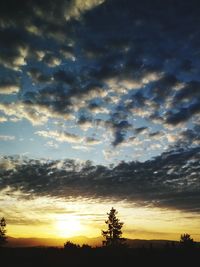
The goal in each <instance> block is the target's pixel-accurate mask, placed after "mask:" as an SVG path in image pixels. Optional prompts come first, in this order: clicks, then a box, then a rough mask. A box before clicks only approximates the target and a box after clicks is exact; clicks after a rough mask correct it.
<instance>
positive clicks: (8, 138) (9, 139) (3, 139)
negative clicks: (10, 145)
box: [0, 135, 15, 141]
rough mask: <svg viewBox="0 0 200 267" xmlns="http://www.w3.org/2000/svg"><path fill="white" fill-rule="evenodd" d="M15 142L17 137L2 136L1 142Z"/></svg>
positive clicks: (0, 136)
mask: <svg viewBox="0 0 200 267" xmlns="http://www.w3.org/2000/svg"><path fill="white" fill-rule="evenodd" d="M12 140H15V136H12V135H0V141H12Z"/></svg>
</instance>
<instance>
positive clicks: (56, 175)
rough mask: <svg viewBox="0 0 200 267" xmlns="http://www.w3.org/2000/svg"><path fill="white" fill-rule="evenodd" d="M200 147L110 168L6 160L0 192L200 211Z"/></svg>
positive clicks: (87, 164)
mask: <svg viewBox="0 0 200 267" xmlns="http://www.w3.org/2000/svg"><path fill="white" fill-rule="evenodd" d="M199 160H200V149H199V148H193V149H187V150H183V149H177V150H172V151H170V152H165V153H163V154H162V155H161V156H159V157H156V158H155V159H153V160H150V161H146V162H144V163H140V162H129V163H125V162H122V163H120V164H119V165H117V166H115V167H112V168H109V167H105V166H100V165H97V166H95V165H92V164H91V162H89V161H88V162H86V163H84V164H83V163H82V164H81V163H79V164H78V163H76V162H75V161H73V160H63V161H39V160H29V159H24V160H22V159H19V158H10V157H7V158H3V159H2V160H1V178H0V189H1V190H3V189H6V188H8V187H9V188H10V190H14V191H15V190H20V191H22V192H23V193H26V194H27V196H29V197H31V196H54V197H62V198H68V197H70V196H72V197H80V196H81V197H86V198H100V199H101V198H102V199H104V198H108V199H113V198H114V199H117V200H126V201H128V202H133V203H137V204H138V205H142V206H149V205H152V206H157V207H166V208H172V209H179V210H184V211H191V212H199V201H200V179H199V177H200V167H199Z"/></svg>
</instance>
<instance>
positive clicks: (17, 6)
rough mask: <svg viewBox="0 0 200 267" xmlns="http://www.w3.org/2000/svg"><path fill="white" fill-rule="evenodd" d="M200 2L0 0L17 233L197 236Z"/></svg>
mask: <svg viewBox="0 0 200 267" xmlns="http://www.w3.org/2000/svg"><path fill="white" fill-rule="evenodd" d="M199 14H200V4H199V1H198V0H190V1H187V0H166V1H159V0H152V1H149V0H140V1H136V0H56V1H55V0H48V1H47V0H43V1H39V0H34V1H33V0H20V1H19V0H6V1H5V0H1V1H0V217H3V216H4V217H5V218H6V221H7V234H8V235H9V236H12V237H51V238H52V237H53V238H59V237H66V238H67V237H70V236H80V235H81V236H87V237H97V236H100V235H101V229H103V228H105V219H106V217H107V215H106V213H107V212H109V210H110V209H111V208H112V207H114V208H115V209H117V211H118V212H119V213H118V216H119V218H120V219H121V221H123V222H124V223H125V224H124V227H123V234H124V236H125V237H129V238H141V239H171V240H179V238H180V234H182V233H186V232H187V233H189V234H191V236H192V237H193V238H194V240H196V241H200V164H199V163H200V16H199Z"/></svg>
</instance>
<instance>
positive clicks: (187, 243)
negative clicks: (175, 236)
mask: <svg viewBox="0 0 200 267" xmlns="http://www.w3.org/2000/svg"><path fill="white" fill-rule="evenodd" d="M180 245H181V246H182V247H183V248H186V249H191V248H193V247H194V245H195V243H194V240H193V238H191V237H190V235H189V234H183V235H181V238H180Z"/></svg>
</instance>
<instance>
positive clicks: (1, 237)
mask: <svg viewBox="0 0 200 267" xmlns="http://www.w3.org/2000/svg"><path fill="white" fill-rule="evenodd" d="M5 243H6V220H5V219H4V218H1V220H0V246H2V245H4V244H5Z"/></svg>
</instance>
